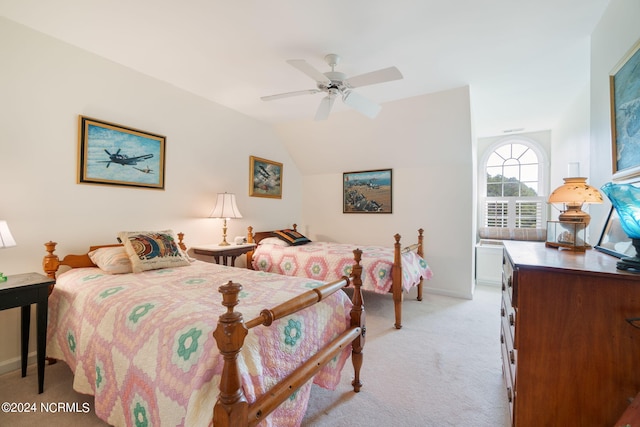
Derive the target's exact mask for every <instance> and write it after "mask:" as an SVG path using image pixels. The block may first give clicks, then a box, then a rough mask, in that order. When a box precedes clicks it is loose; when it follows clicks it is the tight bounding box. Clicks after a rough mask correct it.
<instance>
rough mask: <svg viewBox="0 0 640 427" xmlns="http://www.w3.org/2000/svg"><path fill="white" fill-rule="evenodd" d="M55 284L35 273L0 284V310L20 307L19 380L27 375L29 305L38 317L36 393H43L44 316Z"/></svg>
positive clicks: (8, 279) (45, 327) (45, 317)
mask: <svg viewBox="0 0 640 427" xmlns="http://www.w3.org/2000/svg"><path fill="white" fill-rule="evenodd" d="M54 283H55V280H53V279H50V278H49V277H47V276H43V275H42V274H38V273H26V274H16V275H13V276H8V277H7V281H6V282H2V283H0V310H6V309H8V308H15V307H21V310H22V318H21V322H20V331H21V357H22V360H21V362H22V376H23V377H25V376H26V375H27V354H28V352H29V326H30V325H29V324H30V322H31V304H37V305H36V317H37V322H38V323H37V334H38V337H37V361H38V393H42V391H43V390H44V361H45V354H46V350H47V313H48V311H49V305H48V301H49V286H50V285H53V284H54Z"/></svg>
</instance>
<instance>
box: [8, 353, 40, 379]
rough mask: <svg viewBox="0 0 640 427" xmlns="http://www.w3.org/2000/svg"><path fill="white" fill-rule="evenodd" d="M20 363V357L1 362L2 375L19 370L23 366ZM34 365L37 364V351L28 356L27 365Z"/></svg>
mask: <svg viewBox="0 0 640 427" xmlns="http://www.w3.org/2000/svg"><path fill="white" fill-rule="evenodd" d="M20 361H21V359H20V357H14V358H12V359H7V360H2V361H0V375H3V374H6V373H8V372H13V371H17V370H19V369H20V368H21V366H22V364H21V363H20ZM33 363H36V352H35V351H34V352H32V353H29V354H28V355H27V365H31V364H33Z"/></svg>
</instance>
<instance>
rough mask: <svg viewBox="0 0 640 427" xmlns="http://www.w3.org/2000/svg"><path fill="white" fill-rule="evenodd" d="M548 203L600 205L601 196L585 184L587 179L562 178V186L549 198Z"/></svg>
mask: <svg viewBox="0 0 640 427" xmlns="http://www.w3.org/2000/svg"><path fill="white" fill-rule="evenodd" d="M549 203H567V204H569V203H572V204H573V203H580V204H582V203H602V195H601V194H600V192H599V191H598V189H597V188H595V187H592V186H590V185H589V184H587V178H579V177H578V178H564V184H563V185H561V186H560V187H558V188H556V189H555V190H553V193H551V195H550V196H549Z"/></svg>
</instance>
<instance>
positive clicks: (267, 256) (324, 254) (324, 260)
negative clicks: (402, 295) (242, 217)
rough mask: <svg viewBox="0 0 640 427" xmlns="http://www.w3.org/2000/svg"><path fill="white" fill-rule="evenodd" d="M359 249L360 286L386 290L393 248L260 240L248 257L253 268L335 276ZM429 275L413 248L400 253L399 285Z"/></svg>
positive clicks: (349, 264) (414, 282)
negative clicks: (264, 241)
mask: <svg viewBox="0 0 640 427" xmlns="http://www.w3.org/2000/svg"><path fill="white" fill-rule="evenodd" d="M357 248H360V250H362V262H361V265H362V289H364V290H368V291H374V292H377V293H387V292H389V290H390V289H391V284H392V277H391V269H392V267H393V248H392V247H382V246H358V245H351V244H345V243H329V242H311V243H307V244H304V245H300V246H282V245H273V244H269V243H267V244H260V245H258V247H257V248H256V249H255V251H254V253H253V258H252V266H253V269H254V270H260V271H268V272H271V273H278V274H282V275H285V276H298V277H309V278H312V279H315V280H327V281H331V280H338V279H339V278H341V277H342V276H349V275H350V274H351V268H352V267H353V250H354V249H357ZM432 276H433V273H432V271H431V268H430V267H429V266H428V265H427V262H426V261H425V260H424V259H423V258H422V257H420V256H418V255H417V254H416V253H415V252H413V251H412V252H407V253H404V254H402V287H403V288H404V289H405V290H406V291H409V290H410V289H411V288H412V287H413V286H416V285H417V284H418V283H420V279H421V278H422V279H424V280H429V279H431V277H432Z"/></svg>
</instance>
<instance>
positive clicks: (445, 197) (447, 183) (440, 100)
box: [277, 87, 475, 298]
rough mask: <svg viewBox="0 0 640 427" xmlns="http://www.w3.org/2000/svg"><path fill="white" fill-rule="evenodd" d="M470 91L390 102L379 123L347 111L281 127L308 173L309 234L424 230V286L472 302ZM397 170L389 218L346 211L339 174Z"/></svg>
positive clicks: (376, 240)
mask: <svg viewBox="0 0 640 427" xmlns="http://www.w3.org/2000/svg"><path fill="white" fill-rule="evenodd" d="M469 105H470V100H469V90H468V88H467V87H463V88H458V89H453V90H449V91H444V92H439V93H434V94H429V95H423V96H418V97H414V98H409V99H405V100H400V101H395V102H389V103H385V104H384V105H383V109H382V112H381V113H380V115H379V116H378V117H377V118H376V120H373V121H372V120H369V119H367V118H365V117H361V116H360V115H359V114H358V113H356V112H352V111H348V112H342V113H336V114H334V115H333V116H332V117H331V120H328V121H326V122H321V123H318V122H314V121H300V122H295V123H288V124H286V125H281V126H279V127H278V128H277V129H278V133H279V134H280V135H281V137H282V139H283V140H284V141H285V144H286V146H287V148H288V149H289V151H290V153H291V155H292V157H293V158H294V159H295V160H296V163H297V164H298V165H299V167H300V169H301V170H302V171H303V174H304V176H303V182H304V186H303V194H304V195H303V219H304V222H303V223H302V224H300V226H301V227H300V231H301V232H303V233H307V234H308V235H309V237H310V238H312V239H314V238H316V239H329V240H333V241H342V242H355V243H362V244H376V245H390V244H392V243H393V235H394V234H395V233H400V234H401V235H402V242H404V243H405V244H411V243H415V242H416V239H417V230H418V229H419V228H423V229H424V230H425V233H424V234H425V258H426V259H427V262H428V263H429V264H430V266H431V268H432V269H433V271H434V278H433V279H432V280H431V281H429V282H426V286H425V290H426V291H427V292H436V293H440V294H445V295H452V296H457V297H463V298H471V296H472V292H473V243H474V233H475V229H474V225H475V209H474V206H475V196H474V182H475V181H474V180H475V175H474V174H475V169H474V164H475V162H474V156H475V151H474V150H475V147H474V146H473V145H472V141H473V138H472V129H471V119H470V107H469ZM387 168H391V169H393V213H392V214H343V213H342V173H343V172H352V171H359V170H371V169H387Z"/></svg>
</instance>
